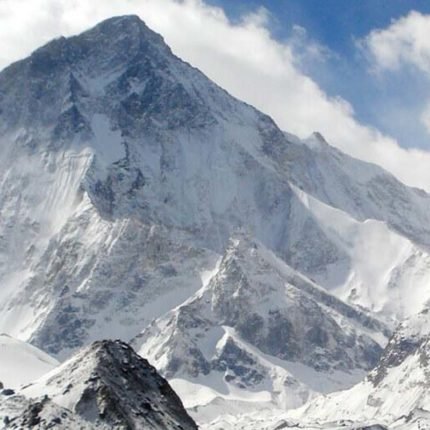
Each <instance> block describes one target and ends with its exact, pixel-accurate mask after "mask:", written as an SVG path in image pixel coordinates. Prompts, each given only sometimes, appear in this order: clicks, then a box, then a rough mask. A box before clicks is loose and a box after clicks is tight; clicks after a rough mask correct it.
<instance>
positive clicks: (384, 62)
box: [363, 11, 430, 73]
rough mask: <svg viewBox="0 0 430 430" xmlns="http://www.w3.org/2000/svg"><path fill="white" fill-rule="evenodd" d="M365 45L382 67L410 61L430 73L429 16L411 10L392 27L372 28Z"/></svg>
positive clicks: (376, 62) (380, 67) (364, 42)
mask: <svg viewBox="0 0 430 430" xmlns="http://www.w3.org/2000/svg"><path fill="white" fill-rule="evenodd" d="M363 46H364V48H365V49H366V50H367V51H368V53H369V54H370V56H371V60H372V61H373V62H374V66H376V68H378V69H380V70H387V69H388V70H398V69H400V68H401V67H402V66H404V65H405V64H410V65H414V66H416V67H418V68H419V69H420V70H421V71H423V72H425V73H430V15H423V14H421V13H419V12H416V11H412V12H410V13H409V15H407V16H405V17H402V18H400V19H398V20H397V21H394V22H392V23H391V25H390V26H389V27H387V28H384V29H379V30H374V31H372V32H371V33H370V34H369V35H368V36H367V37H366V38H365V39H364V41H363Z"/></svg>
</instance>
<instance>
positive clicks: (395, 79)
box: [207, 0, 430, 149]
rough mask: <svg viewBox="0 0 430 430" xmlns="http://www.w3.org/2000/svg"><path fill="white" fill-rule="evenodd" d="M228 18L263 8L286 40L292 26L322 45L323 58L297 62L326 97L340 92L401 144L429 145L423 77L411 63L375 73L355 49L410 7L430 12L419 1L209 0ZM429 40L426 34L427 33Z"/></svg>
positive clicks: (361, 118)
mask: <svg viewBox="0 0 430 430" xmlns="http://www.w3.org/2000/svg"><path fill="white" fill-rule="evenodd" d="M207 3H210V4H212V5H215V6H220V7H222V8H223V9H224V11H225V13H226V14H227V15H228V16H229V18H230V19H232V20H233V21H234V20H240V19H241V17H242V16H243V15H245V14H246V13H249V12H251V11H253V10H256V9H258V8H261V7H264V8H265V9H267V11H269V13H270V24H269V25H270V30H271V33H272V36H273V37H274V38H275V39H277V40H280V41H283V40H287V39H289V38H290V37H291V36H292V34H293V29H294V27H295V26H300V27H302V28H303V29H305V30H306V34H307V38H308V40H310V41H314V42H315V43H318V44H320V45H322V46H323V47H325V48H326V49H327V51H328V53H329V55H327V56H326V58H325V59H324V61H312V59H311V60H308V61H305V62H303V63H302V65H301V67H302V70H303V72H304V73H306V74H308V75H309V76H310V77H312V79H313V80H314V81H315V82H317V83H318V84H319V85H320V87H321V88H322V89H323V90H324V91H325V92H326V93H327V94H329V95H330V96H340V97H342V98H343V99H345V100H347V101H348V102H349V103H351V105H352V106H353V108H354V111H355V115H356V118H357V119H358V120H359V121H361V122H363V123H365V124H369V125H371V126H374V127H376V128H378V129H379V130H381V131H382V132H383V133H386V134H388V135H391V136H393V137H395V138H396V139H397V140H398V141H399V142H400V144H401V145H402V146H404V147H418V148H424V149H429V148H430V139H429V134H428V132H427V131H426V129H425V128H424V126H423V124H422V122H421V121H420V114H421V112H422V110H423V109H424V107H425V104H426V103H427V100H428V99H430V91H429V85H428V83H429V82H428V77H427V76H424V75H423V74H422V73H420V71H417V70H416V69H415V68H414V67H404V68H402V70H401V71H395V72H388V73H384V74H383V76H380V75H379V76H377V75H375V74H374V73H371V70H370V69H371V67H370V65H369V62H368V61H367V59H366V58H365V55H363V53H362V52H361V50H360V49H359V48H358V46H357V45H358V42H359V41H360V40H362V39H363V38H365V37H366V36H367V35H368V34H369V33H370V32H371V31H372V30H375V29H384V28H387V27H389V26H390V25H391V24H392V23H393V22H394V21H396V20H398V19H399V18H401V17H405V16H407V15H408V14H409V13H410V12H411V11H419V12H421V13H422V14H430V1H427V0H426V1H424V0H260V1H257V0H247V1H244V0H234V1H233V0H208V1H207ZM428 37H429V38H430V33H429V36H428Z"/></svg>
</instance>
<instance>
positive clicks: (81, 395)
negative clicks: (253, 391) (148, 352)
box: [0, 341, 197, 430]
mask: <svg viewBox="0 0 430 430" xmlns="http://www.w3.org/2000/svg"><path fill="white" fill-rule="evenodd" d="M5 417H7V418H5ZM0 418H1V421H2V422H3V423H4V424H5V428H40V429H48V428H64V429H78V428H81V427H80V426H82V428H84V429H87V428H88V429H105V430H107V429H110V430H113V429H124V430H125V429H136V430H137V429H152V430H162V429H172V430H175V429H176V430H194V429H197V426H196V424H195V423H194V422H193V420H192V419H191V418H190V417H189V416H188V414H187V413H186V411H185V409H184V407H183V405H182V403H181V401H180V399H179V398H178V396H177V395H176V394H175V392H174V391H173V390H172V389H171V387H170V386H169V384H168V382H167V381H166V380H165V379H163V378H162V377H161V376H160V375H159V374H158V373H157V371H156V370H155V368H154V367H152V366H151V365H149V364H148V362H147V361H146V360H144V359H143V358H141V357H140V356H138V355H137V354H136V353H135V352H134V351H133V350H132V348H130V346H128V345H127V344H125V343H123V342H120V341H99V342H95V343H94V344H92V345H91V346H89V347H87V348H84V349H83V350H81V351H80V352H78V353H77V354H76V355H75V356H73V357H72V358H70V359H69V360H68V361H66V362H65V363H63V364H62V365H60V366H58V367H57V368H56V369H54V370H52V371H51V372H49V373H47V374H46V375H44V376H43V377H41V378H40V379H39V380H37V381H36V382H33V383H31V384H29V385H28V386H26V387H24V388H22V389H21V390H20V391H19V393H18V394H17V395H15V396H13V397H7V398H6V399H4V398H3V399H1V398H0ZM0 425H1V424H0ZM2 428H3V427H2Z"/></svg>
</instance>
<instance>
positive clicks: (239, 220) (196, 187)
mask: <svg viewBox="0 0 430 430" xmlns="http://www.w3.org/2000/svg"><path fill="white" fill-rule="evenodd" d="M429 226H430V197H429V195H428V194H426V193H425V192H423V191H420V190H417V189H413V188H409V187H407V186H405V185H403V184H402V183H400V182H399V181H398V180H396V179H395V178H394V177H393V176H392V175H390V174H389V173H387V172H385V171H384V170H383V169H381V168H379V167H378V166H375V165H371V164H368V163H364V162H362V161H358V160H355V159H353V158H351V157H348V156H346V155H345V154H342V153H340V152H339V151H337V150H335V149H333V148H332V147H330V146H329V145H328V144H327V143H326V142H325V141H324V139H323V138H322V137H321V136H320V135H318V134H314V135H313V136H311V137H310V138H309V139H307V140H305V141H301V140H300V139H298V138H296V137H294V136H291V135H289V134H286V133H284V132H282V131H281V130H279V128H278V127H277V126H276V124H275V123H274V122H273V121H272V120H271V119H270V118H269V117H268V116H266V115H264V114H263V113H260V112H258V111H257V110H255V109H254V108H253V107H251V106H249V105H246V104H244V103H242V102H240V101H238V100H236V99H234V98H233V97H231V96H230V95H229V94H228V93H226V92H225V91H224V90H222V89H221V88H219V87H218V86H216V85H215V84H214V83H213V82H211V81H210V80H209V79H207V78H206V77H205V76H204V75H203V74H202V73H200V72H199V71H198V70H196V69H195V68H193V67H192V66H190V65H189V64H187V63H185V62H183V61H182V60H180V59H179V58H177V57H176V56H174V54H173V53H172V52H171V51H170V49H169V48H168V47H167V46H166V44H165V43H164V41H163V40H162V38H161V37H160V36H159V35H157V34H155V33H153V32H152V31H151V30H150V29H148V28H147V27H146V25H145V24H144V23H143V22H142V21H141V20H140V19H139V18H137V17H135V16H125V17H117V18H112V19H109V20H107V21H104V22H103V23H101V24H99V25H97V26H96V27H95V28H93V29H91V30H89V31H87V32H85V33H83V34H81V35H78V36H75V37H71V38H68V39H66V38H59V39H57V40H54V41H52V42H51V43H49V44H47V45H46V46H44V47H42V48H40V49H38V50H37V51H35V52H34V53H33V54H32V55H31V56H30V57H28V58H26V59H24V60H22V61H19V62H17V63H15V64H12V65H11V66H9V67H8V68H6V69H5V70H3V71H2V72H1V73H0V285H1V288H0V331H4V332H6V333H9V334H11V335H13V336H14V337H16V338H19V339H21V340H26V341H29V342H31V343H32V344H34V345H35V346H38V347H40V348H42V349H43V350H46V351H47V352H48V353H50V354H53V355H55V356H56V357H58V358H61V359H62V358H65V357H67V356H68V355H69V354H70V353H72V352H74V351H75V350H76V349H78V348H80V347H81V346H83V345H87V344H89V343H91V342H92V341H94V340H96V339H100V338H105V337H114V338H121V339H123V340H126V341H129V340H130V339H133V338H135V336H136V335H138V334H139V333H142V335H141V336H139V337H138V338H137V339H136V340H135V342H136V344H137V345H138V346H139V347H140V348H141V351H142V353H143V354H149V355H150V356H151V357H152V358H154V360H155V362H156V364H157V366H159V367H160V368H161V369H162V371H163V372H165V374H166V375H167V376H169V377H171V378H173V381H172V382H173V385H174V386H175V387H176V388H178V389H179V391H181V392H182V393H185V397H186V399H185V400H186V401H188V399H189V398H191V397H192V395H194V396H195V393H196V392H199V393H201V395H202V396H203V397H204V398H209V399H211V404H212V405H215V406H214V410H216V408H217V407H216V404H217V402H218V404H219V405H221V406H220V407H222V408H225V407H226V406H225V405H226V404H228V405H230V406H232V407H233V406H234V405H236V406H237V405H239V406H238V409H239V410H240V409H241V407H242V405H243V403H246V402H248V403H250V401H251V400H252V398H254V400H256V402H253V404H254V406H255V404H256V403H263V404H266V405H267V404H270V405H271V407H272V406H273V405H276V406H283V407H291V406H296V405H298V404H300V403H301V402H303V401H305V400H306V399H307V398H308V397H312V396H313V395H314V394H315V393H319V392H325V391H330V390H334V389H336V388H339V387H341V386H342V387H346V386H349V385H352V384H353V383H354V382H357V378H359V377H360V375H362V374H363V373H364V372H366V371H367V370H369V369H370V368H371V367H372V365H374V364H375V363H376V361H377V359H378V357H379V354H380V352H381V350H382V346H384V342H385V339H386V336H387V335H388V334H389V332H390V329H392V328H394V327H395V325H396V324H397V322H398V321H399V320H402V319H403V318H404V317H408V316H410V315H413V314H415V313H418V312H420V311H421V310H422V309H424V308H426V305H427V304H428V302H429V300H430V282H429V281H430V270H429V268H430V253H429V246H430V227H429ZM238 231H245V232H246V236H247V237H249V239H247V238H246V239H244V240H242V239H241V240H239V242H238V243H237V245H234V243H235V242H234V240H235V239H234V238H236V237H237V236H236V235H237V232H238ZM231 238H233V239H231ZM230 239H231V241H230V243H231V244H232V245H229V240H230ZM226 249H227V251H225V250H226ZM387 326H388V327H387ZM142 331H143V332H142ZM164 347H165V349H163V348H164ZM185 353H186V354H187V355H184V354H185ZM237 363H240V364H237ZM202 375H203V376H204V377H205V378H202ZM199 378H200V379H199ZM203 379H204V381H203ZM184 381H185V382H184ZM175 384H177V385H175ZM244 387H245V388H246V390H247V391H248V392H249V393H251V394H249V397H248V398H245V397H244V392H245V389H244ZM187 393H188V394H189V395H187ZM215 397H216V399H215ZM233 398H235V399H236V400H237V402H236V403H234V402H231V401H230V400H232V399H233ZM188 405H189V406H198V405H197V404H192V403H189V404H188ZM236 406H234V407H233V408H236ZM254 406H253V407H254ZM48 407H50V406H48Z"/></svg>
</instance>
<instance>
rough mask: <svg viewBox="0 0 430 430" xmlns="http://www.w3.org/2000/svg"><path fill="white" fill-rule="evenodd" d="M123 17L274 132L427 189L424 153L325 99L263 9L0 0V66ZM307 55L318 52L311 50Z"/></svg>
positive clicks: (192, 0)
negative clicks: (330, 148)
mask: <svg viewBox="0 0 430 430" xmlns="http://www.w3.org/2000/svg"><path fill="white" fill-rule="evenodd" d="M129 13H135V14H138V15H139V16H140V17H141V18H142V19H144V20H145V21H146V23H147V24H148V25H149V26H150V27H151V28H153V29H154V30H155V31H157V32H159V33H161V34H162V35H163V36H164V38H165V39H166V41H167V43H168V44H169V45H170V46H171V47H172V49H173V50H174V52H175V53H176V54H177V55H179V56H180V57H182V58H184V59H185V60H187V61H189V62H190V63H192V64H193V65H195V66H197V67H199V68H200V69H201V70H202V71H203V72H204V73H206V74H207V75H208V76H209V77H210V78H211V79H213V80H214V81H215V82H217V83H218V84H219V85H221V86H222V87H224V88H225V89H227V90H228V91H229V92H230V93H232V94H233V95H235V96H236V97H238V98H240V99H242V100H245V101H247V102H248V103H251V104H253V105H255V106H256V107H257V108H259V109H261V110H263V111H264V112H267V113H268V114H270V115H271V116H272V117H273V118H274V119H275V120H276V121H277V123H278V124H279V125H280V126H281V128H283V129H285V130H287V131H289V132H291V133H295V134H297V135H299V136H302V137H305V136H307V135H309V134H310V133H312V132H313V131H317V130H318V131H320V132H321V133H322V134H324V135H325V137H326V138H327V140H328V141H330V142H331V143H332V144H333V145H335V146H337V147H339V148H340V149H342V150H344V151H345V152H347V153H349V154H351V155H353V156H356V157H359V158H361V159H364V160H367V161H371V162H376V163H378V164H380V165H382V166H384V167H385V168H386V169H388V170H390V171H391V172H392V173H394V174H395V175H397V176H398V177H399V178H400V179H401V180H403V181H405V182H406V183H408V184H411V185H415V186H420V187H423V188H426V189H429V190H430V169H429V168H428V167H429V166H430V154H429V153H427V152H424V151H419V150H411V149H409V150H408V149H404V148H401V147H400V146H399V145H398V144H397V142H396V141H395V140H394V139H392V138H390V137H388V136H385V135H383V134H382V133H380V132H379V131H378V130H376V129H374V128H372V127H369V126H366V125H363V124H360V123H359V122H358V121H357V120H356V118H355V115H354V109H353V107H352V106H351V105H350V104H349V103H348V102H347V101H345V100H343V99H341V98H336V97H329V96H328V95H327V94H326V93H325V92H324V91H323V90H322V89H321V88H320V87H319V86H318V85H317V84H316V83H315V81H313V80H312V79H311V78H310V77H309V76H307V75H306V74H305V73H304V71H303V69H302V68H301V66H300V64H301V60H300V58H298V54H297V49H296V48H297V45H296V46H295V44H297V43H298V42H297V41H298V39H296V40H287V41H285V42H280V41H277V40H274V38H273V37H272V36H271V32H270V19H269V17H268V16H267V11H265V10H264V9H259V10H257V11H255V13H253V14H251V15H247V16H244V17H243V19H242V20H239V21H235V22H234V23H233V22H231V21H229V19H228V18H227V17H226V15H225V14H224V12H223V11H222V10H221V9H219V8H216V7H212V6H208V5H207V4H205V3H204V2H203V1H202V0H181V1H180V0H127V1H124V0H109V2H107V1H105V0H92V1H91V2H88V1H85V0H0V17H1V22H2V26H1V27H0V67H1V66H2V65H3V66H4V65H6V63H8V62H9V61H12V60H15V59H18V58H19V57H22V56H24V55H26V54H28V53H29V52H30V51H31V50H32V49H34V48H36V47H37V46H38V45H40V44H41V43H43V42H46V41H47V40H49V39H50V38H52V37H55V36H58V35H60V34H64V35H70V34H75V33H78V32H80V31H82V30H83V29H85V28H88V27H90V26H92V25H94V24H95V23H96V22H97V21H99V20H102V19H103V18H106V17H108V16H112V15H120V14H129ZM3 23H5V25H3ZM300 36H301V37H303V34H301V35H300ZM304 37H307V36H306V35H305V36H304ZM309 46H311V44H310V45H309ZM313 49H314V51H313V52H314V53H315V52H316V53H318V54H321V52H323V51H321V49H320V48H318V44H315V45H314V48H313ZM311 53H312V51H311Z"/></svg>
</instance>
